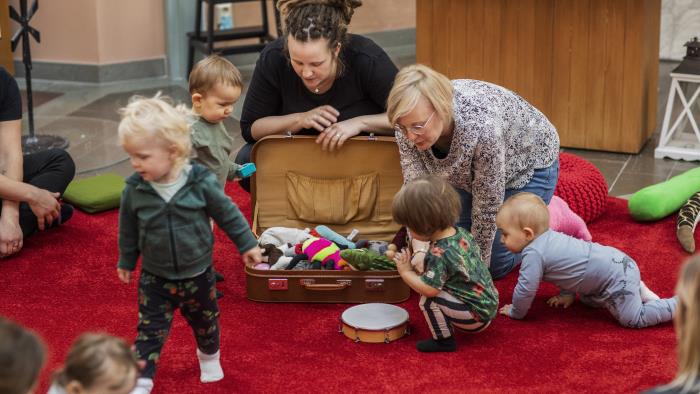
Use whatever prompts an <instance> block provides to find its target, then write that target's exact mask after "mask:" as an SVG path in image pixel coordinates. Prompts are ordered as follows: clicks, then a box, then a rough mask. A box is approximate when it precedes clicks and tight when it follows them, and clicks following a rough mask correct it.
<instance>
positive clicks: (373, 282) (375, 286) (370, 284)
mask: <svg viewBox="0 0 700 394" xmlns="http://www.w3.org/2000/svg"><path fill="white" fill-rule="evenodd" d="M365 289H367V290H369V291H382V290H384V279H365Z"/></svg>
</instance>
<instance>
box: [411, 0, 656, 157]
mask: <svg viewBox="0 0 700 394" xmlns="http://www.w3.org/2000/svg"><path fill="white" fill-rule="evenodd" d="M416 9H417V23H416V30H417V32H416V35H417V38H416V47H417V48H416V50H417V53H416V55H417V60H418V62H419V63H424V64H427V65H431V66H432V67H433V68H435V69H436V70H438V71H440V72H442V73H444V74H446V75H447V76H448V77H450V78H473V79H482V80H485V81H489V82H493V83H496V84H499V85H502V86H505V87H507V88H509V89H512V90H514V91H516V92H517V93H518V94H520V95H521V96H523V97H524V98H525V99H527V100H528V101H530V102H531V103H532V104H533V105H535V106H536V107H537V108H538V109H539V110H540V111H542V112H543V113H544V114H545V115H547V116H548V117H549V119H550V121H552V123H553V124H554V125H555V126H556V127H557V129H558V131H559V135H560V138H561V142H562V146H564V147H576V148H587V149H597V150H609V151H618V152H630V153H636V152H638V151H639V150H640V149H641V148H642V146H643V145H644V143H645V142H646V140H647V139H648V138H649V136H650V135H651V133H653V131H654V129H655V127H656V124H655V123H656V99H657V93H656V89H657V86H658V47H659V28H660V12H661V11H660V9H661V3H660V0H575V1H573V0H417V8H416Z"/></svg>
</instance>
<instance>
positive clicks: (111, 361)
mask: <svg viewBox="0 0 700 394" xmlns="http://www.w3.org/2000/svg"><path fill="white" fill-rule="evenodd" d="M138 371H139V368H138V364H137V360H136V356H135V355H134V353H133V352H132V351H131V349H129V346H128V345H127V344H126V342H124V341H123V340H122V339H119V338H115V337H113V336H111V335H107V334H94V333H86V334H83V335H81V336H80V337H78V339H77V340H76V341H75V342H74V343H73V346H71V348H70V350H69V352H68V356H67V357H66V362H65V364H64V365H63V368H62V369H60V370H59V371H58V372H56V374H55V375H54V383H55V384H57V385H58V386H60V387H62V388H63V389H64V390H65V392H66V393H67V394H93V393H94V394H97V393H112V394H128V393H130V392H131V390H133V389H134V386H135V385H136V379H137V378H138Z"/></svg>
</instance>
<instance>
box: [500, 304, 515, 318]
mask: <svg viewBox="0 0 700 394" xmlns="http://www.w3.org/2000/svg"><path fill="white" fill-rule="evenodd" d="M511 309H513V304H506V305H503V307H502V308H501V309H500V310H499V311H498V312H499V313H500V314H501V315H505V316H508V317H510V311H511Z"/></svg>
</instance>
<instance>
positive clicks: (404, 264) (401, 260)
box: [394, 248, 413, 274]
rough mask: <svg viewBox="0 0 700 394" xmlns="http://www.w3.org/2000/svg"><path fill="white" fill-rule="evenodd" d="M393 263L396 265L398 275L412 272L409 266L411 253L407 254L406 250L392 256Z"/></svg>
mask: <svg viewBox="0 0 700 394" xmlns="http://www.w3.org/2000/svg"><path fill="white" fill-rule="evenodd" d="M394 263H396V270H397V271H399V274H401V273H404V272H407V271H411V270H413V267H412V266H411V253H409V252H408V249H406V248H403V249H401V251H400V252H398V253H396V255H395V256H394Z"/></svg>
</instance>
